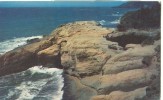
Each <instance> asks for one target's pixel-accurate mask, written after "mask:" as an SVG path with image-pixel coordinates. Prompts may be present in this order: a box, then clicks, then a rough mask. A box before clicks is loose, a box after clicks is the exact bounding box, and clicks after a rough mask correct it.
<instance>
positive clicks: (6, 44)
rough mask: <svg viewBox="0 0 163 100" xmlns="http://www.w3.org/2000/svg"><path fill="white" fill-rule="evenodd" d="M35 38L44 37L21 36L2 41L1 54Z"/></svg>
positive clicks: (0, 45)
mask: <svg viewBox="0 0 163 100" xmlns="http://www.w3.org/2000/svg"><path fill="white" fill-rule="evenodd" d="M34 38H42V36H32V37H20V38H14V39H10V40H6V41H3V42H0V54H4V53H5V52H8V51H10V50H13V49H14V48H17V47H19V46H22V45H25V44H27V40H29V39H34Z"/></svg>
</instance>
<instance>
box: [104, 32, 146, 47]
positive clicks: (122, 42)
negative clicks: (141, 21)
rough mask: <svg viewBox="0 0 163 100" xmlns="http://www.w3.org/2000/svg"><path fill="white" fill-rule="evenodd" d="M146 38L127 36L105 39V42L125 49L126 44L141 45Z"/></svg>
mask: <svg viewBox="0 0 163 100" xmlns="http://www.w3.org/2000/svg"><path fill="white" fill-rule="evenodd" d="M148 38H149V37H148V36H143V35H135V34H128V35H122V36H117V37H106V39H107V40H109V41H112V42H118V44H119V46H122V47H125V46H126V45H127V44H141V43H142V42H143V41H144V40H146V39H148Z"/></svg>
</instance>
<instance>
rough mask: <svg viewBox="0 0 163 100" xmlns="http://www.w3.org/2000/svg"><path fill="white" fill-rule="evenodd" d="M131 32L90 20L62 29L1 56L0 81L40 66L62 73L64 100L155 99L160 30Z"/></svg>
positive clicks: (157, 79)
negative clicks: (58, 69) (0, 78)
mask: <svg viewBox="0 0 163 100" xmlns="http://www.w3.org/2000/svg"><path fill="white" fill-rule="evenodd" d="M133 32H134V35H133ZM133 32H124V33H121V32H116V31H115V32H113V30H111V29H108V28H103V27H101V26H99V24H98V23H96V22H94V21H81V22H74V23H69V24H65V25H62V26H60V27H58V28H57V29H56V30H54V31H53V32H52V33H51V34H50V35H49V36H47V37H44V38H43V39H42V40H40V41H38V42H36V43H31V44H29V45H26V46H23V47H21V48H16V49H14V50H12V51H10V52H7V53H6V54H4V55H2V56H0V76H2V75H7V74H11V73H16V72H20V71H23V70H26V69H28V68H30V67H32V66H35V65H44V66H47V67H57V68H63V69H64V73H65V74H64V77H65V86H64V88H63V89H64V95H63V100H150V99H151V98H156V99H155V100H157V99H158V98H159V93H160V90H159V89H160V88H159V86H160V38H159V36H158V35H159V34H160V30H158V29H157V30H154V31H153V34H155V33H157V34H156V35H150V36H149V35H148V32H151V31H145V32H143V33H147V34H145V35H144V34H139V35H137V34H136V35H135V31H133ZM136 33H142V31H140V30H137V31H136ZM122 37H123V38H122ZM131 37H133V38H134V41H133V42H132V39H131ZM139 37H143V38H141V39H140V38H139ZM144 37H145V38H144ZM149 37H150V38H149ZM136 38H139V39H140V41H138V42H137V41H136ZM139 39H138V40H139ZM121 44H122V45H121ZM149 95H150V96H149ZM151 100H152V99H151Z"/></svg>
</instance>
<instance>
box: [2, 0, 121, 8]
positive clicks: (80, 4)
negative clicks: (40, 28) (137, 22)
mask: <svg viewBox="0 0 163 100" xmlns="http://www.w3.org/2000/svg"><path fill="white" fill-rule="evenodd" d="M122 3H124V2H122V1H93V0H92V1H86V0H85V1H84V0H83V1H79V0H77V1H69V0H64V1H63V0H55V1H8V2H7V1H0V7H113V6H118V5H120V4H122Z"/></svg>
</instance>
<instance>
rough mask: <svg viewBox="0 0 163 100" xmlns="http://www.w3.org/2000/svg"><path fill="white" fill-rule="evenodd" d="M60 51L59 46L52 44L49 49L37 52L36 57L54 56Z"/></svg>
mask: <svg viewBox="0 0 163 100" xmlns="http://www.w3.org/2000/svg"><path fill="white" fill-rule="evenodd" d="M59 51H60V49H59V46H58V45H56V44H54V45H52V46H50V47H49V48H47V49H44V50H42V51H39V52H38V53H37V55H38V56H41V55H47V56H56V55H58V53H59Z"/></svg>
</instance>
